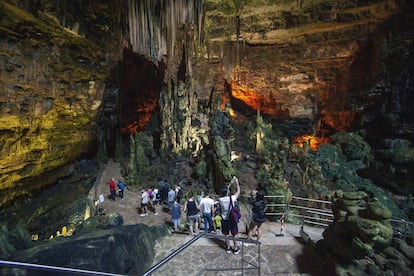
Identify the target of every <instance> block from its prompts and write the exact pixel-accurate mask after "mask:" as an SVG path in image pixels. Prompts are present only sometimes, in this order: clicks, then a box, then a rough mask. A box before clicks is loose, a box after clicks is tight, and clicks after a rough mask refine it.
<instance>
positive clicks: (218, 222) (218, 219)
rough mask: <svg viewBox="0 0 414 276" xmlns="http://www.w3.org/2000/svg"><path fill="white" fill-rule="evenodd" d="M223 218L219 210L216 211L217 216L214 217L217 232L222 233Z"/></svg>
mask: <svg viewBox="0 0 414 276" xmlns="http://www.w3.org/2000/svg"><path fill="white" fill-rule="evenodd" d="M221 220H222V217H221V215H220V214H219V213H218V212H216V214H215V216H214V217H213V221H214V230H215V231H216V233H221Z"/></svg>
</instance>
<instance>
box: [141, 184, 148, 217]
mask: <svg viewBox="0 0 414 276" xmlns="http://www.w3.org/2000/svg"><path fill="white" fill-rule="evenodd" d="M148 201H149V195H148V192H147V190H142V194H141V215H140V216H141V217H145V216H146V215H147V205H148Z"/></svg>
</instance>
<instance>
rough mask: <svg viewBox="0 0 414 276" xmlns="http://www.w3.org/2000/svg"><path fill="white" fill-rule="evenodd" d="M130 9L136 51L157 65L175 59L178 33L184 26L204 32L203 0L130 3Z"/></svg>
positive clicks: (129, 20) (133, 45)
mask: <svg viewBox="0 0 414 276" xmlns="http://www.w3.org/2000/svg"><path fill="white" fill-rule="evenodd" d="M127 9H128V10H127V13H128V27H129V30H128V32H129V40H130V43H131V46H132V49H133V51H134V52H136V53H140V54H143V55H145V56H146V57H147V58H149V59H151V60H154V61H160V60H162V58H163V57H164V56H172V57H174V56H175V52H176V49H175V47H180V45H177V41H176V40H177V30H179V29H180V28H182V27H183V26H186V25H194V26H196V27H197V28H194V29H195V30H197V31H200V30H201V26H200V24H201V16H202V0H128V7H127ZM197 37H198V38H201V37H200V34H198V36H197Z"/></svg>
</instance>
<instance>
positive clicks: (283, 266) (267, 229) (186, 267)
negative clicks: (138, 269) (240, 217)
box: [152, 222, 323, 275]
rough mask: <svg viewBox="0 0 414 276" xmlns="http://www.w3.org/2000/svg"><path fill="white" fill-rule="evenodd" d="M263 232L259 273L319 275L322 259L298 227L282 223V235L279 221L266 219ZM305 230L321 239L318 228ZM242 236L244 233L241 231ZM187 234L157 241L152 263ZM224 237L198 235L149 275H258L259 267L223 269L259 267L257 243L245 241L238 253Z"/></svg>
mask: <svg viewBox="0 0 414 276" xmlns="http://www.w3.org/2000/svg"><path fill="white" fill-rule="evenodd" d="M262 227H263V229H262V232H263V235H262V239H261V242H262V244H261V245H260V249H261V250H260V254H261V256H260V259H261V263H260V268H261V275H306V274H309V275H322V274H323V273H322V274H321V273H320V272H321V271H322V270H321V269H322V268H321V266H320V265H321V261H320V260H318V258H317V256H316V255H315V254H313V252H312V249H311V248H310V247H308V246H304V244H303V243H302V242H301V238H300V237H299V236H300V235H299V230H300V227H299V226H297V225H291V224H287V225H284V231H283V234H284V235H283V236H279V234H280V224H278V223H275V222H266V223H264V224H263V226H262ZM307 233H308V234H309V236H310V237H311V238H312V240H314V241H316V240H319V239H321V238H322V236H321V230H320V229H315V228H308V229H307ZM240 237H241V238H245V237H246V235H245V234H244V233H242V234H241V235H240ZM191 238H192V237H190V236H189V235H179V234H172V235H170V236H167V237H165V238H163V239H162V240H159V241H157V244H156V247H155V250H156V252H157V255H156V257H155V259H154V263H153V265H155V264H157V263H158V262H159V261H161V260H162V259H164V258H165V257H167V256H168V255H169V254H171V253H172V252H174V251H175V250H176V249H177V248H178V247H179V246H180V245H183V244H184V243H186V242H187V241H189V240H190V239H191ZM222 238H223V236H222V235H218V238H217V239H209V238H201V239H199V240H197V241H196V242H195V243H194V244H193V245H191V246H189V247H188V248H186V249H185V250H184V251H183V252H181V253H179V254H178V255H177V256H175V257H174V258H173V259H171V260H170V261H168V262H167V263H166V264H165V265H163V266H162V267H161V268H159V269H158V270H157V271H156V273H153V274H152V275H198V273H200V272H201V271H202V270H203V269H219V270H221V271H219V272H217V271H209V272H204V273H202V274H200V275H259V274H258V270H257V269H254V270H245V271H244V273H243V274H242V272H241V271H240V270H238V271H223V269H225V268H241V267H242V261H244V262H243V266H244V268H246V267H247V268H253V267H254V266H256V267H257V266H258V248H257V246H256V245H253V244H249V246H246V244H244V246H243V250H242V251H241V252H240V253H239V254H238V255H234V254H233V253H226V251H225V250H224V241H223V239H222Z"/></svg>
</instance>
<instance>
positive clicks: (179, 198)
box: [175, 183, 183, 203]
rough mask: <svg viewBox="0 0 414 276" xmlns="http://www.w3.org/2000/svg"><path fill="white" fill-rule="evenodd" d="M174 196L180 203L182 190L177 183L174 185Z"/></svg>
mask: <svg viewBox="0 0 414 276" xmlns="http://www.w3.org/2000/svg"><path fill="white" fill-rule="evenodd" d="M175 196H176V197H177V201H178V203H181V199H182V198H183V190H182V189H181V187H180V185H179V184H178V183H177V184H175Z"/></svg>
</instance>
